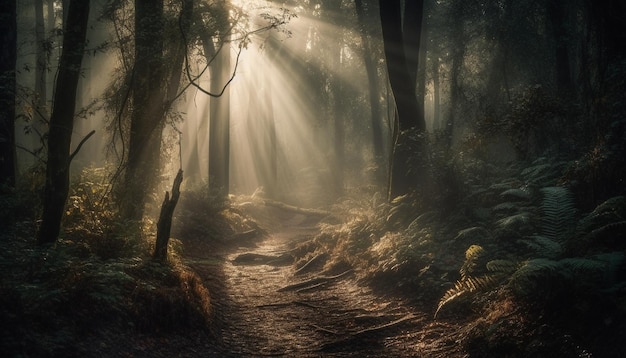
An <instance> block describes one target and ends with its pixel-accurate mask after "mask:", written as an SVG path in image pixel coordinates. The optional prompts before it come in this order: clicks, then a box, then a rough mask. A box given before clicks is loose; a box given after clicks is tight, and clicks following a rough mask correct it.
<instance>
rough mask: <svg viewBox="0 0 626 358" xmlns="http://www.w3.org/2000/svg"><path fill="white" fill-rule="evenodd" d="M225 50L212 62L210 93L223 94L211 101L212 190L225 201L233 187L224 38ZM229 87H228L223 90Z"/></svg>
mask: <svg viewBox="0 0 626 358" xmlns="http://www.w3.org/2000/svg"><path fill="white" fill-rule="evenodd" d="M221 37H222V38H221V41H222V46H221V49H220V50H219V51H218V53H217V54H216V57H215V59H214V60H213V61H212V62H211V65H210V71H211V93H214V94H218V93H222V90H223V93H222V95H221V96H219V97H213V96H212V97H211V99H210V103H209V106H210V121H209V188H210V190H211V191H212V192H214V193H215V194H217V195H218V196H219V197H220V198H226V197H227V196H228V193H229V183H230V86H226V83H227V82H228V80H229V79H230V76H231V68H230V42H229V39H228V38H227V36H221ZM224 86H226V87H224Z"/></svg>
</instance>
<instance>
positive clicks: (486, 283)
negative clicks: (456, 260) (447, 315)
mask: <svg viewBox="0 0 626 358" xmlns="http://www.w3.org/2000/svg"><path fill="white" fill-rule="evenodd" d="M500 278H501V276H500V275H495V274H487V275H484V276H479V277H466V278H464V279H461V280H459V281H457V282H455V283H454V287H452V288H451V289H449V290H448V291H446V293H445V294H444V295H443V297H441V299H440V300H439V304H438V305H437V310H436V311H435V317H434V318H437V314H438V313H439V311H440V310H441V308H443V306H445V305H447V304H448V303H450V302H452V301H454V300H456V299H457V298H459V297H461V296H463V295H465V294H468V293H472V292H476V291H479V290H481V291H483V290H489V289H491V288H493V287H494V286H495V285H496V284H497V283H498V281H499V280H500Z"/></svg>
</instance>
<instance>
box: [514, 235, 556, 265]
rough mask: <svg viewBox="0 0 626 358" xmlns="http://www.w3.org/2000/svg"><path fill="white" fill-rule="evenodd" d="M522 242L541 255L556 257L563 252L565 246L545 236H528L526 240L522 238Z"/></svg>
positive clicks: (550, 257)
mask: <svg viewBox="0 0 626 358" xmlns="http://www.w3.org/2000/svg"><path fill="white" fill-rule="evenodd" d="M521 242H522V243H523V244H525V245H526V246H528V247H529V248H531V249H533V250H534V251H535V253H536V254H537V256H539V257H543V258H549V259H555V258H558V257H559V256H561V254H562V253H563V246H562V245H561V244H560V243H559V242H557V241H556V240H552V239H549V238H547V237H545V236H540V235H533V236H528V237H527V239H526V240H521Z"/></svg>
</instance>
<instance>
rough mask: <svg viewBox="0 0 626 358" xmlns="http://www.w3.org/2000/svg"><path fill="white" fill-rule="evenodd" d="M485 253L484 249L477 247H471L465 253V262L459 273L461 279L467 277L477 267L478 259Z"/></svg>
mask: <svg viewBox="0 0 626 358" xmlns="http://www.w3.org/2000/svg"><path fill="white" fill-rule="evenodd" d="M484 253H485V249H483V248H482V247H481V246H479V245H472V246H470V247H469V248H468V249H467V250H466V251H465V262H464V263H463V266H461V269H460V270H459V273H460V274H461V279H464V278H467V277H469V274H470V273H472V272H473V271H474V269H475V268H476V266H477V261H478V259H479V258H480V257H481V256H482V255H483V254H484Z"/></svg>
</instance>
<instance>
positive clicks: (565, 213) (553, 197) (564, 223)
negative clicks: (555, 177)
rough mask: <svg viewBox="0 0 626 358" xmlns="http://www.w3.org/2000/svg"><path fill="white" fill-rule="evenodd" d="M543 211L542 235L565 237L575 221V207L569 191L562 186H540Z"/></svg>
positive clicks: (558, 238) (556, 238)
mask: <svg viewBox="0 0 626 358" xmlns="http://www.w3.org/2000/svg"><path fill="white" fill-rule="evenodd" d="M541 192H542V193H543V195H544V197H543V202H542V203H541V210H542V213H543V221H542V225H543V226H542V230H543V234H544V236H546V237H547V238H550V239H553V240H561V239H563V238H564V237H566V235H567V233H568V232H569V231H570V230H571V229H572V227H573V226H574V223H575V215H576V208H575V207H574V199H573V198H572V194H571V193H570V191H569V190H568V189H566V188H563V187H556V186H553V187H546V188H542V189H541Z"/></svg>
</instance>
